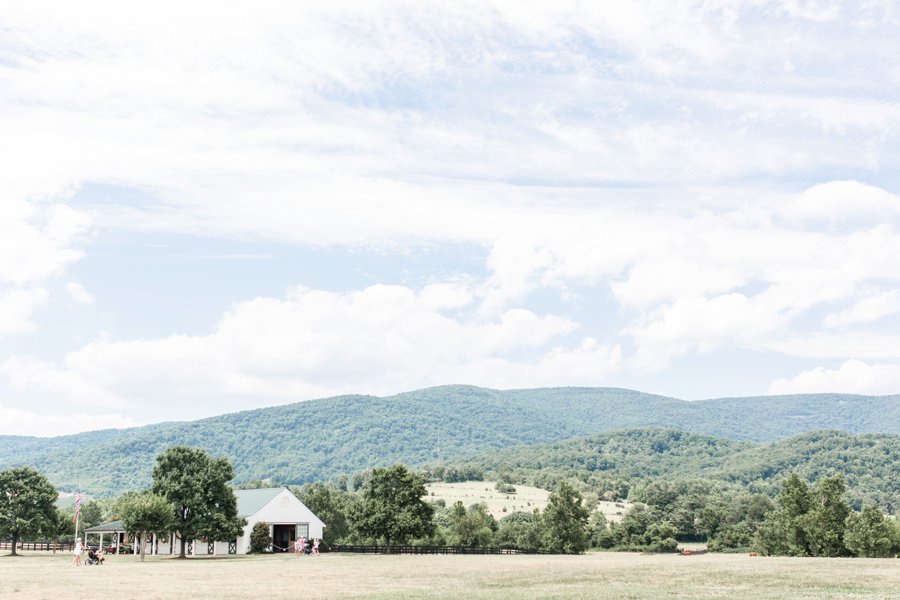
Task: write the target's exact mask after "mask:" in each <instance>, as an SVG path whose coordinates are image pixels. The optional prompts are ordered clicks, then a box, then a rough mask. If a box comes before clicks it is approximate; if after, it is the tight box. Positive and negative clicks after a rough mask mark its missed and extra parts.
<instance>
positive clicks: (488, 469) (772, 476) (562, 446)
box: [463, 428, 900, 511]
mask: <svg viewBox="0 0 900 600" xmlns="http://www.w3.org/2000/svg"><path fill="white" fill-rule="evenodd" d="M463 465H468V466H472V467H474V468H476V469H478V470H481V471H483V472H485V473H486V474H488V476H495V475H498V474H504V475H506V476H507V477H511V478H512V480H513V481H515V482H517V483H528V484H532V485H537V486H539V487H544V488H552V487H553V485H554V484H555V482H556V481H558V480H559V479H562V478H574V479H579V480H581V481H584V482H586V483H588V484H589V485H590V486H591V487H593V488H595V489H596V488H598V487H599V488H603V487H604V485H606V486H609V484H610V482H614V481H616V480H623V481H626V482H631V483H634V482H636V481H638V480H646V479H655V478H663V479H668V480H670V481H676V480H694V479H706V480H712V481H718V482H722V483H723V484H726V485H734V486H736V487H740V488H743V489H750V490H752V491H756V492H764V493H770V494H771V493H773V492H774V491H775V489H776V488H777V486H778V485H779V484H780V482H781V481H782V480H783V479H785V478H786V477H787V476H788V475H789V474H790V473H797V474H798V475H800V476H801V477H803V478H805V479H807V480H810V481H813V480H816V479H819V478H820V477H824V476H827V475H833V474H835V473H840V474H842V475H843V476H844V478H845V479H846V481H847V487H848V490H849V496H850V498H851V499H852V500H853V501H854V504H855V505H856V506H857V508H859V505H860V504H861V503H862V501H863V500H865V501H869V502H875V503H878V504H880V505H881V506H883V507H884V508H886V509H888V510H891V511H896V510H897V508H898V507H900V435H896V434H848V433H844V432H839V431H816V432H811V433H805V434H802V435H798V436H794V437H790V438H786V439H783V440H778V441H774V442H767V443H754V442H737V441H731V440H726V439H722V438H715V437H710V436H705V435H698V434H693V433H686V432H683V431H675V430H669V429H658V428H644V429H628V430H622V431H612V432H605V433H600V434H595V435H592V436H589V437H583V438H573V439H569V440H564V441H562V442H555V443H551V444H540V445H536V446H515V447H510V448H504V449H502V450H495V451H492V452H487V453H485V454H483V455H481V456H478V457H474V458H472V459H470V460H468V461H464V462H463Z"/></svg>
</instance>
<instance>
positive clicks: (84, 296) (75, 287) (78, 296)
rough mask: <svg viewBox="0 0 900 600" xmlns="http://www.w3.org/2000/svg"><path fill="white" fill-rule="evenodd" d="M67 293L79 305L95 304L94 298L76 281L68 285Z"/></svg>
mask: <svg viewBox="0 0 900 600" xmlns="http://www.w3.org/2000/svg"><path fill="white" fill-rule="evenodd" d="M66 291H67V292H68V293H69V296H70V297H71V298H72V300H74V301H75V302H78V303H79V304H93V303H94V297H93V296H92V295H91V294H90V292H88V291H87V290H86V289H84V286H83V285H81V284H80V283H78V282H76V281H70V282H68V283H66Z"/></svg>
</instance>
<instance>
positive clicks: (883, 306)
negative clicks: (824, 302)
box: [823, 290, 900, 327]
mask: <svg viewBox="0 0 900 600" xmlns="http://www.w3.org/2000/svg"><path fill="white" fill-rule="evenodd" d="M898 312H900V291H898V290H891V291H889V292H883V293H877V294H874V295H871V296H865V297H863V298H861V299H860V300H859V301H857V302H856V304H854V305H853V306H852V307H850V308H848V309H847V310H842V311H839V312H833V313H830V314H829V315H828V316H826V317H825V319H824V321H823V323H824V325H825V326H826V327H844V326H847V325H854V324H857V323H871V322H872V321H877V320H879V319H881V318H883V317H886V316H889V315H893V314H896V313H898Z"/></svg>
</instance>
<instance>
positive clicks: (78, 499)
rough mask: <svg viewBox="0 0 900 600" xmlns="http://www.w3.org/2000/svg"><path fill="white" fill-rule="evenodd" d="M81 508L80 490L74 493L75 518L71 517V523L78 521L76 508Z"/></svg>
mask: <svg viewBox="0 0 900 600" xmlns="http://www.w3.org/2000/svg"><path fill="white" fill-rule="evenodd" d="M79 506H81V490H78V492H76V493H75V516H74V517H72V522H73V523H74V522H75V521H77V520H78V507H79Z"/></svg>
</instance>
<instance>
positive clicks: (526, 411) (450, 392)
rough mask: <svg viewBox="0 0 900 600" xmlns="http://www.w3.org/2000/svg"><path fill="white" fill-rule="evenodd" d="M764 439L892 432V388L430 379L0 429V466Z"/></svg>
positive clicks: (291, 475)
mask: <svg viewBox="0 0 900 600" xmlns="http://www.w3.org/2000/svg"><path fill="white" fill-rule="evenodd" d="M646 426H657V427H668V428H674V429H679V430H683V431H690V432H694V433H699V434H707V435H715V436H720V437H724V438H729V439H732V440H755V441H767V440H775V439H780V438H782V437H786V436H789V435H794V434H797V433H803V432H806V431H811V430H818V429H837V430H842V431H847V432H851V433H862V432H885V433H898V434H900V396H885V397H864V396H849V395H837V394H819V395H812V396H790V397H759V398H727V399H718V400H705V401H696V402H687V401H683V400H677V399H674V398H667V397H664V396H656V395H651V394H644V393H641V392H636V391H631V390H623V389H616V388H543V389H534V390H509V391H497V390H491V389H485V388H477V387H472V386H444V387H436V388H428V389H424V390H418V391H414V392H408V393H404V394H398V395H396V396H390V397H384V398H381V397H374V396H341V397H336V398H327V399H322V400H311V401H306V402H299V403H295V404H290V405H284V406H278V407H273V408H266V409H258V410H251V411H244V412H240V413H233V414H227V415H222V416H218V417H212V418H208V419H203V420H199V421H193V422H187V423H161V424H157V425H151V426H147V427H141V428H136V429H127V430H106V431H98V432H89V433H84V434H78V435H71V436H64V437H58V438H24V437H16V436H5V437H0V469H2V468H6V467H8V466H13V465H22V464H27V465H30V466H32V467H34V468H36V469H38V470H40V471H42V472H43V473H45V474H46V475H47V476H48V477H49V478H50V480H51V481H52V482H53V483H54V484H55V485H57V486H59V487H60V488H62V489H66V490H73V489H75V487H77V486H81V488H82V490H85V491H88V492H92V493H95V494H117V493H120V492H122V491H125V490H129V489H137V488H141V487H144V486H146V485H147V483H148V482H149V480H150V472H151V470H152V466H153V459H154V457H155V456H156V455H157V454H158V453H159V452H161V451H162V450H164V449H165V448H167V447H169V446H172V445H176V444H185V445H191V446H197V447H201V448H204V449H206V450H208V451H209V452H211V453H213V454H216V455H224V456H227V457H228V458H229V459H230V460H231V461H232V462H233V464H234V467H235V474H236V478H235V481H236V482H243V481H247V480H251V479H267V478H271V479H273V480H276V481H278V482H282V483H304V482H309V481H317V480H323V479H330V478H332V477H334V476H336V475H339V474H347V473H353V472H355V471H360V470H364V469H369V468H372V467H375V466H384V465H388V464H391V463H393V462H398V461H400V462H404V463H406V464H408V465H412V466H416V465H423V464H428V463H434V462H439V461H443V462H459V461H461V460H462V459H465V458H468V457H472V456H475V455H476V454H479V453H483V452H486V451H490V450H496V449H502V448H506V447H509V446H518V445H523V444H532V445H533V444H542V443H547V442H555V441H558V440H563V439H566V438H571V437H575V436H585V435H590V434H594V433H598V432H603V431H610V430H616V429H623V428H633V427H646Z"/></svg>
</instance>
